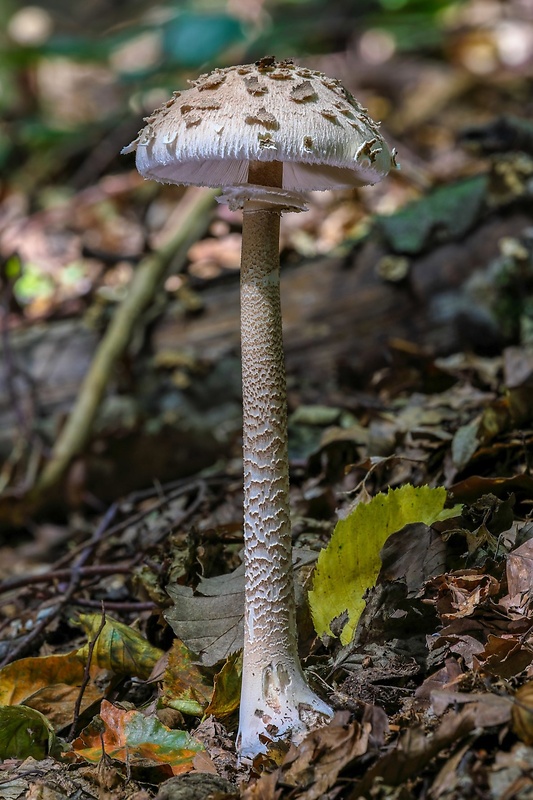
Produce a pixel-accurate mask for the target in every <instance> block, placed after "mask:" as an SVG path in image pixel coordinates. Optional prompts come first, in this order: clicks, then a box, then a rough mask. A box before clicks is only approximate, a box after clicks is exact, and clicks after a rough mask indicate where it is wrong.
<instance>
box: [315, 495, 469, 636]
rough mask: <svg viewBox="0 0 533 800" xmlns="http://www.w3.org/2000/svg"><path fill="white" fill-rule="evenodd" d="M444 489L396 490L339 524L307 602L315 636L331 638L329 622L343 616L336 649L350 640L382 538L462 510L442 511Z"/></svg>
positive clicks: (361, 506) (370, 583)
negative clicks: (338, 643)
mask: <svg viewBox="0 0 533 800" xmlns="http://www.w3.org/2000/svg"><path fill="white" fill-rule="evenodd" d="M445 502H446V489H443V488H439V489H431V488H430V487H429V486H421V487H418V488H416V487H414V486H410V485H407V486H402V487H401V488H400V489H389V491H388V493H387V494H378V495H376V497H374V498H373V499H372V500H371V501H370V503H368V504H364V503H360V504H359V505H358V506H356V508H355V509H354V510H353V511H352V512H351V513H350V514H349V515H348V516H347V517H346V519H342V520H340V521H339V522H338V523H337V525H336V527H335V530H334V532H333V536H332V537H331V541H330V542H329V544H328V546H327V547H326V548H325V549H324V550H322V552H321V553H320V555H319V557H318V562H317V565H316V568H315V573H314V579H313V589H312V590H311V591H310V592H309V602H310V607H311V614H312V616H313V623H314V626H315V630H316V632H317V633H318V635H319V636H323V635H325V634H329V635H333V632H332V630H331V623H332V622H333V620H334V619H336V618H337V617H340V615H341V614H344V613H345V612H347V622H346V623H345V625H344V628H343V630H342V632H341V635H340V639H341V642H342V644H348V642H350V641H351V639H352V637H353V634H354V631H355V628H356V626H357V623H358V621H359V618H360V616H361V614H362V613H363V610H364V608H365V604H366V603H365V600H364V595H365V592H366V591H367V590H368V589H370V588H371V587H372V586H375V583H376V580H377V577H378V575H379V571H380V569H381V548H382V547H383V545H384V544H385V542H386V541H387V539H388V537H389V536H390V535H391V534H392V533H395V532H396V531H399V530H401V529H402V528H404V527H405V526H406V525H410V524H413V523H415V522H423V523H424V524H425V525H432V524H433V523H434V522H437V520H444V519H449V518H450V517H455V516H458V514H460V513H461V508H462V506H454V508H448V509H445V508H444V503H445Z"/></svg>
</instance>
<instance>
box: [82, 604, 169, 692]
mask: <svg viewBox="0 0 533 800" xmlns="http://www.w3.org/2000/svg"><path fill="white" fill-rule="evenodd" d="M78 619H79V622H80V624H81V625H82V626H83V628H84V630H85V632H86V634H87V636H88V637H89V639H90V640H94V638H95V637H96V636H97V635H98V639H97V640H96V645H95V647H94V651H93V656H92V663H93V664H98V666H99V667H102V668H103V669H110V670H112V671H113V672H114V673H115V674H116V675H128V676H129V675H135V676H136V677H138V678H143V679H146V678H148V677H149V676H150V673H151V672H152V669H153V667H154V665H155V664H156V662H157V661H159V659H160V658H161V656H162V655H163V651H162V650H159V648H157V647H153V645H151V644H150V642H148V641H147V640H146V639H145V638H144V637H143V636H141V634H140V633H139V632H138V631H136V630H134V629H133V628H130V627H129V626H128V625H124V624H123V623H122V622H117V620H116V619H112V618H111V617H106V622H105V625H104V627H103V628H102V630H101V631H100V625H101V622H102V616H101V614H80V615H79V617H78ZM99 631H100V633H98V632H99ZM78 654H79V656H81V657H83V658H85V659H86V658H87V657H88V655H89V645H85V647H82V648H81V649H80V650H78Z"/></svg>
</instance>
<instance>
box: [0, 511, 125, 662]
mask: <svg viewBox="0 0 533 800" xmlns="http://www.w3.org/2000/svg"><path fill="white" fill-rule="evenodd" d="M116 511H117V504H116V503H113V505H112V506H110V507H109V509H108V510H107V512H106V514H105V515H104V516H103V517H102V519H101V520H100V524H99V525H98V528H97V530H96V533H95V535H94V536H93V537H92V539H91V541H90V542H88V543H87V544H86V545H85V546H84V548H83V549H82V551H81V553H80V556H79V558H78V560H77V561H76V563H75V564H74V566H73V568H72V571H71V576H70V583H69V585H68V587H67V590H66V592H65V594H64V595H63V597H61V599H60V600H59V602H58V603H57V604H56V605H55V606H53V607H52V608H51V609H50V613H49V614H47V615H46V616H45V617H43V618H42V619H41V620H40V621H39V622H38V623H37V624H36V625H35V627H34V628H32V630H31V631H30V632H29V633H28V635H27V636H25V637H24V638H23V639H22V641H20V642H19V643H18V645H17V646H16V647H15V648H14V649H13V650H11V651H9V652H8V653H7V655H6V657H5V658H4V659H3V661H2V662H1V663H0V667H4V666H5V665H6V664H10V663H11V662H12V661H15V660H16V659H17V658H18V657H19V655H20V654H21V653H23V652H24V651H25V650H27V649H28V647H29V646H30V645H31V644H32V642H34V641H35V640H36V639H37V638H38V637H39V636H40V635H41V633H42V632H43V631H44V630H45V628H46V627H47V626H48V625H49V624H50V623H51V622H52V620H54V619H55V618H56V617H57V616H59V614H60V613H61V611H62V610H63V608H64V607H65V606H66V605H67V604H68V603H69V602H70V600H71V599H72V597H73V596H74V594H75V592H76V590H77V588H78V586H79V583H80V580H81V573H80V569H81V567H83V565H84V564H85V562H86V561H87V560H88V559H89V558H90V556H91V554H92V552H93V550H94V547H95V545H96V544H98V542H99V541H100V540H101V538H102V536H103V535H104V533H105V531H106V528H107V527H108V525H109V523H110V522H111V520H112V519H113V517H114V516H115V514H116Z"/></svg>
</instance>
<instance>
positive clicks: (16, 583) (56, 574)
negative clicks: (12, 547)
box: [0, 564, 131, 594]
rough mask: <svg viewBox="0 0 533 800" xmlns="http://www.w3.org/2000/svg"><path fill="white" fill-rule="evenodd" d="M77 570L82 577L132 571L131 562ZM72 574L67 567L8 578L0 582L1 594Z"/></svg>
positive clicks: (97, 565)
mask: <svg viewBox="0 0 533 800" xmlns="http://www.w3.org/2000/svg"><path fill="white" fill-rule="evenodd" d="M77 571H78V575H79V576H80V577H82V578H86V577H92V576H93V575H128V574H129V573H130V572H131V564H128V565H126V564H116V565H113V564H94V565H93V566H90V567H79V568H78V570H77ZM71 574H72V570H71V569H70V568H66V569H55V570H50V571H49V572H40V573H39V574H37V575H24V576H22V577H20V578H8V579H7V580H6V581H3V582H2V583H0V594H5V593H6V592H11V591H13V589H22V588H23V587H25V586H34V585H35V584H37V583H53V582H54V581H63V580H66V579H67V578H70V576H71Z"/></svg>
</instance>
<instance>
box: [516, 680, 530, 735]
mask: <svg viewBox="0 0 533 800" xmlns="http://www.w3.org/2000/svg"><path fill="white" fill-rule="evenodd" d="M511 719H512V726H513V730H514V732H515V733H516V735H517V736H518V738H519V739H521V740H522V741H523V742H525V743H526V744H528V745H533V681H528V682H527V683H525V684H524V685H523V686H521V687H520V689H518V691H517V692H516V694H515V696H514V702H513V711H512V715H511Z"/></svg>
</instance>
